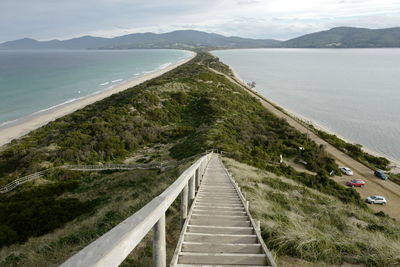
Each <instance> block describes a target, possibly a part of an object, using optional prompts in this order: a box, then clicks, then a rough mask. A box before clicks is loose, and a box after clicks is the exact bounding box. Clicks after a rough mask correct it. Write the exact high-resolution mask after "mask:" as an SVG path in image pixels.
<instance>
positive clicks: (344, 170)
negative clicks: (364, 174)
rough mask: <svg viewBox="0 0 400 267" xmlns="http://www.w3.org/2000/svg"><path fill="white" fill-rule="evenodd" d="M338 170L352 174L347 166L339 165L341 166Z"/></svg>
mask: <svg viewBox="0 0 400 267" xmlns="http://www.w3.org/2000/svg"><path fill="white" fill-rule="evenodd" d="M340 171H341V172H343V173H344V174H346V175H353V171H352V170H350V169H349V168H347V167H341V168H340Z"/></svg>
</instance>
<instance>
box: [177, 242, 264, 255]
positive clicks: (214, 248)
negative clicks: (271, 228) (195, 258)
mask: <svg viewBox="0 0 400 267" xmlns="http://www.w3.org/2000/svg"><path fill="white" fill-rule="evenodd" d="M261 251H262V250H261V245H260V244H223V243H221V244H218V243H214V244H210V243H206V244H204V243H197V242H186V241H185V242H183V243H182V252H196V253H198V252H203V253H243V254H260V253H261Z"/></svg>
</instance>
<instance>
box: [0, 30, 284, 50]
mask: <svg viewBox="0 0 400 267" xmlns="http://www.w3.org/2000/svg"><path fill="white" fill-rule="evenodd" d="M279 43H280V41H277V40H271V39H249V38H241V37H226V36H223V35H220V34H215V33H206V32H201V31H194V30H182V31H173V32H168V33H162V34H156V33H134V34H129V35H124V36H119V37H114V38H102V37H93V36H83V37H79V38H73V39H69V40H64V41H60V40H52V41H37V40H34V39H28V38H24V39H20V40H15V41H10V42H5V43H2V44H0V49H95V48H103V49H124V48H125V49H129V48H185V49H190V48H202V47H207V48H262V47H276V46H278V45H279Z"/></svg>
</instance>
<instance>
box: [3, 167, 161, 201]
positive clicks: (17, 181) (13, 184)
mask: <svg viewBox="0 0 400 267" xmlns="http://www.w3.org/2000/svg"><path fill="white" fill-rule="evenodd" d="M167 167H168V166H167V165H163V164H159V163H151V164H104V165H65V166H59V167H53V168H49V169H45V170H43V171H40V172H36V173H32V174H29V175H26V176H23V177H20V178H18V179H15V180H14V181H12V182H10V183H8V184H6V185H5V186H3V187H0V194H5V193H8V192H10V191H11V190H13V189H14V188H16V187H17V186H19V185H21V184H24V183H26V182H29V181H30V180H33V179H36V178H39V177H42V176H43V175H44V173H45V172H47V171H49V170H51V169H55V168H63V169H67V170H71V171H104V170H137V169H146V170H148V169H166V168H167Z"/></svg>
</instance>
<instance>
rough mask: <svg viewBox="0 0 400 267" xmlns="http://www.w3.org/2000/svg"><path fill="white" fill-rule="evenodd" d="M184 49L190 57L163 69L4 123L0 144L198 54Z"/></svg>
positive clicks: (181, 63) (151, 77)
mask: <svg viewBox="0 0 400 267" xmlns="http://www.w3.org/2000/svg"><path fill="white" fill-rule="evenodd" d="M184 51H186V52H188V53H189V57H188V58H186V59H183V60H180V61H178V62H176V63H173V64H171V65H168V66H167V67H165V68H163V69H159V70H157V69H156V70H154V71H152V72H150V73H148V74H145V75H143V76H140V77H136V78H132V79H131V80H128V81H126V82H123V83H121V84H118V85H116V86H114V87H111V88H110V89H107V90H104V91H101V92H99V93H96V94H90V95H88V96H85V97H83V98H81V99H78V100H76V101H73V102H70V103H65V104H59V105H58V106H55V107H54V108H51V109H49V110H45V111H43V112H39V113H38V114H35V113H32V114H31V115H28V116H25V117H21V118H19V119H17V121H16V122H14V123H10V124H8V125H4V126H3V127H2V128H0V146H3V145H6V144H8V143H10V142H11V141H12V140H14V139H17V138H19V137H21V136H24V135H26V134H28V133H29V132H31V131H33V130H36V129H38V128H40V127H42V126H44V125H46V124H47V123H49V122H51V121H54V120H56V119H58V118H60V117H63V116H65V115H68V114H70V113H72V112H74V111H76V110H79V109H82V108H84V107H86V106H88V105H90V104H93V103H95V102H97V101H100V100H102V99H104V98H107V97H109V96H111V95H113V94H116V93H119V92H122V91H125V90H127V89H129V88H132V87H134V86H136V85H139V84H141V83H143V82H145V81H148V80H151V79H153V78H156V77H158V76H161V75H163V74H164V73H167V72H169V71H171V70H173V69H175V68H177V67H179V66H180V65H183V64H185V63H186V62H188V61H190V60H192V59H193V58H194V57H195V56H196V53H195V52H193V51H188V50H184Z"/></svg>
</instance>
